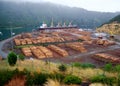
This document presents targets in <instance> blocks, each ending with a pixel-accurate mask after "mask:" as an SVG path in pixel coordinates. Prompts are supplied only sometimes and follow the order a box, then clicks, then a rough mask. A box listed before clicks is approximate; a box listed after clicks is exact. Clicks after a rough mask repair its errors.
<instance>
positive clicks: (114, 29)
mask: <svg viewBox="0 0 120 86" xmlns="http://www.w3.org/2000/svg"><path fill="white" fill-rule="evenodd" d="M97 31H98V32H106V33H109V34H111V35H115V34H120V23H118V22H112V23H109V24H104V25H102V26H101V27H99V28H97Z"/></svg>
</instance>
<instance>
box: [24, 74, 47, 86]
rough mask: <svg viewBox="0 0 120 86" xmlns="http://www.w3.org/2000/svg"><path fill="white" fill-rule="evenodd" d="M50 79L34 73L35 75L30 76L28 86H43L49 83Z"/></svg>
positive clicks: (28, 76)
mask: <svg viewBox="0 0 120 86" xmlns="http://www.w3.org/2000/svg"><path fill="white" fill-rule="evenodd" d="M48 77H49V75H48V74H44V73H40V74H38V73H34V74H33V75H31V74H28V75H27V81H26V84H27V86H33V85H40V86H42V85H43V84H44V83H45V82H46V81H47V78H48Z"/></svg>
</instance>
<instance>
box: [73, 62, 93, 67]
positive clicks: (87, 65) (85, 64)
mask: <svg viewBox="0 0 120 86" xmlns="http://www.w3.org/2000/svg"><path fill="white" fill-rule="evenodd" d="M73 66H75V67H81V68H95V65H93V64H91V63H82V64H81V63H79V62H75V63H73Z"/></svg>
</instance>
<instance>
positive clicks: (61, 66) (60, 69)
mask: <svg viewBox="0 0 120 86" xmlns="http://www.w3.org/2000/svg"><path fill="white" fill-rule="evenodd" d="M58 69H59V71H61V72H65V71H66V70H67V67H66V66H65V65H64V64H61V65H60V66H59V67H58Z"/></svg>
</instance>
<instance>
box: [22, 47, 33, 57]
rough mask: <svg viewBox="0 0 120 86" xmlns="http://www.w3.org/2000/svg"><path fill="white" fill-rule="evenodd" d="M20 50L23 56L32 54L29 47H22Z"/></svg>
mask: <svg viewBox="0 0 120 86" xmlns="http://www.w3.org/2000/svg"><path fill="white" fill-rule="evenodd" d="M22 52H23V54H24V55H25V56H27V57H30V56H32V53H31V50H30V48H22Z"/></svg>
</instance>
